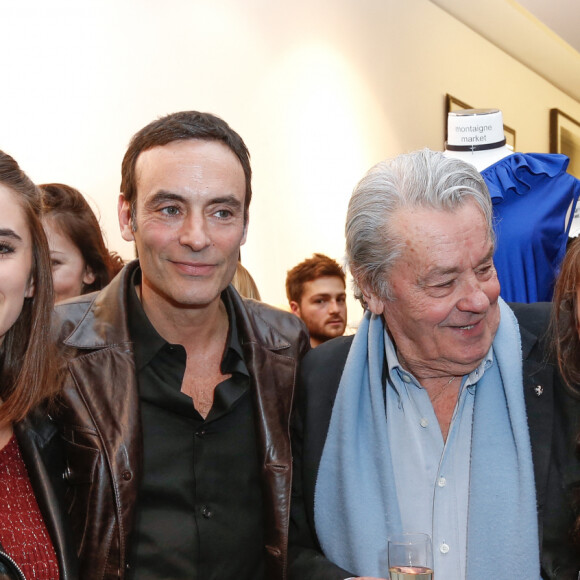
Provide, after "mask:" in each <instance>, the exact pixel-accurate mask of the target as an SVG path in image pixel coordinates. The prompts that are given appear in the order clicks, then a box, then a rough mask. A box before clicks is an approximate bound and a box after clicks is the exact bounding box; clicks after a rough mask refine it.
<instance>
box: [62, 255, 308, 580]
mask: <svg viewBox="0 0 580 580" xmlns="http://www.w3.org/2000/svg"><path fill="white" fill-rule="evenodd" d="M137 265H138V263H137V262H133V263H131V264H129V265H128V266H126V267H125V268H124V269H123V270H122V271H121V272H120V274H119V275H118V276H117V277H116V278H115V279H114V280H113V281H112V282H111V283H110V284H109V286H107V287H106V288H105V289H103V290H102V291H101V292H99V293H97V294H92V295H87V296H81V297H79V298H77V299H75V300H74V301H70V302H68V303H66V304H63V305H60V306H58V307H57V312H58V314H59V323H58V326H59V332H60V337H59V340H60V341H61V342H62V343H64V345H65V356H66V357H67V359H68V369H67V374H66V378H65V387H64V388H65V390H64V406H63V408H62V409H61V412H60V413H59V421H60V423H61V426H62V430H63V436H64V439H65V441H66V444H67V468H66V475H65V477H66V479H67V481H68V484H69V490H68V496H67V502H68V506H69V510H70V513H71V518H72V524H73V528H74V532H75V537H76V540H77V547H78V552H79V558H80V576H81V578H83V580H93V579H95V580H96V579H99V580H101V579H107V580H110V579H117V578H124V577H125V571H126V568H127V566H128V562H127V555H128V546H129V545H130V542H131V531H132V528H133V518H134V513H135V504H136V500H137V494H138V487H139V482H140V479H141V465H142V437H141V422H140V421H141V419H140V412H139V396H138V391H137V381H136V375H135V365H134V358H133V350H132V345H131V340H130V337H129V333H128V328H127V300H126V296H127V289H128V284H129V280H130V277H131V273H132V271H133V270H134V269H135V268H136V267H137ZM227 292H229V294H230V296H231V298H232V302H233V305H234V312H235V315H236V320H237V324H238V328H239V331H240V339H241V342H242V347H243V350H244V355H245V361H246V365H247V367H248V370H249V371H250V375H251V377H252V379H251V380H252V389H253V393H254V403H255V408H256V417H257V418H258V421H259V425H258V434H259V435H258V441H259V444H260V450H259V452H260V456H261V459H262V462H263V480H264V494H265V496H264V504H265V526H266V528H265V534H264V537H265V553H266V560H265V569H266V578H268V580H277V579H280V580H284V579H285V578H286V561H287V544H288V522H289V517H290V516H289V509H290V505H289V504H290V489H291V479H292V457H291V451H290V439H289V423H290V412H291V407H292V400H293V394H294V385H295V381H296V376H297V365H298V361H299V359H300V358H301V357H302V356H303V354H304V353H305V352H306V351H307V350H308V348H309V339H308V335H307V332H306V330H305V327H304V325H303V324H302V322H301V321H300V320H299V319H298V318H297V317H296V316H294V315H292V314H289V313H286V312H282V311H280V310H277V309H274V308H272V307H270V306H267V305H265V304H262V303H259V302H255V301H251V300H245V299H242V298H241V297H240V296H239V295H238V294H237V292H236V291H235V290H233V288H232V287H231V286H230V287H229V288H228V290H227Z"/></svg>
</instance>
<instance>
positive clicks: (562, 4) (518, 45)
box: [431, 0, 580, 101]
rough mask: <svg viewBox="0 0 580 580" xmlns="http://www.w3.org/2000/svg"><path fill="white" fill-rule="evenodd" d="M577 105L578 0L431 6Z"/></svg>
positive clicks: (443, 1) (445, 0)
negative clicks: (486, 41) (549, 84)
mask: <svg viewBox="0 0 580 580" xmlns="http://www.w3.org/2000/svg"><path fill="white" fill-rule="evenodd" d="M431 1H432V2H433V3H434V4H436V5H437V6H439V7H440V8H442V9H443V10H445V11H446V12H448V13H449V14H451V15H452V16H454V17H455V18H457V19H458V20H460V21H461V22H463V23H464V24H465V25H467V26H469V27H470V28H471V29H473V30H474V31H475V32H478V33H479V34H481V35H482V36H483V37H484V38H486V39H487V40H489V41H490V42H492V43H494V44H495V45H496V46H498V47H499V48H501V49H502V50H504V51H505V52H507V53H508V54H509V55H511V56H513V57H514V58H516V59H517V60H519V61H520V62H521V63H523V64H524V65H526V66H527V67H528V68H530V69H532V70H533V71H534V72H536V73H537V74H539V75H541V76H542V77H544V78H545V79H546V80H548V81H549V82H551V83H552V84H554V85H555V86H556V87H558V88H559V89H560V90H561V91H563V92H565V93H566V94H568V95H569V96H571V97H572V98H574V99H575V100H577V101H580V2H579V1H578V0H550V2H547V0H519V1H518V2H516V1H515V0H486V1H485V2H483V1H482V0H431Z"/></svg>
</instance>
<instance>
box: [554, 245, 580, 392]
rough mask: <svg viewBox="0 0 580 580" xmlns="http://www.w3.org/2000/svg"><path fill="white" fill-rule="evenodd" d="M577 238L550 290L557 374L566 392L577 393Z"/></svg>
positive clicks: (579, 355) (579, 267) (579, 327)
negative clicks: (573, 390)
mask: <svg viewBox="0 0 580 580" xmlns="http://www.w3.org/2000/svg"><path fill="white" fill-rule="evenodd" d="M579 289H580V238H577V239H576V240H574V241H573V242H572V243H571V244H570V246H569V247H568V250H567V251H566V255H565V257H564V260H563V261H562V265H561V267H560V273H559V275H558V279H557V280H556V285H555V287H554V298H553V301H552V321H551V334H552V343H553V345H554V350H555V355H556V360H557V362H558V368H559V369H560V374H561V375H562V378H563V379H564V381H565V383H566V385H567V386H568V387H569V388H570V389H576V390H578V392H579V393H580V335H579V333H580V320H579V319H578V297H577V294H578V290H579Z"/></svg>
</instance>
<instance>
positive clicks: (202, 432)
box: [195, 429, 205, 437]
mask: <svg viewBox="0 0 580 580" xmlns="http://www.w3.org/2000/svg"><path fill="white" fill-rule="evenodd" d="M195 434H196V435H197V436H198V437H203V436H204V435H205V429H201V430H200V431H196V432H195Z"/></svg>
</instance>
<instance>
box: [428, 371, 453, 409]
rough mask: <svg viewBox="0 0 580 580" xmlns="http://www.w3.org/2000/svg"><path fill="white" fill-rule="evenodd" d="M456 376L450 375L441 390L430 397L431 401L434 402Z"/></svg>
mask: <svg viewBox="0 0 580 580" xmlns="http://www.w3.org/2000/svg"><path fill="white" fill-rule="evenodd" d="M456 378H457V377H451V378H450V379H449V380H448V381H447V382H446V383H445V384H444V385H443V387H441V390H440V391H439V392H438V393H437V394H436V395H435V396H434V397H433V398H432V399H431V403H434V402H435V401H436V400H437V399H438V398H439V397H440V396H441V395H442V394H443V393H444V392H445V391H446V390H447V387H449V385H450V384H451V383H452V382H453V381H454V380H455V379H456Z"/></svg>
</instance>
